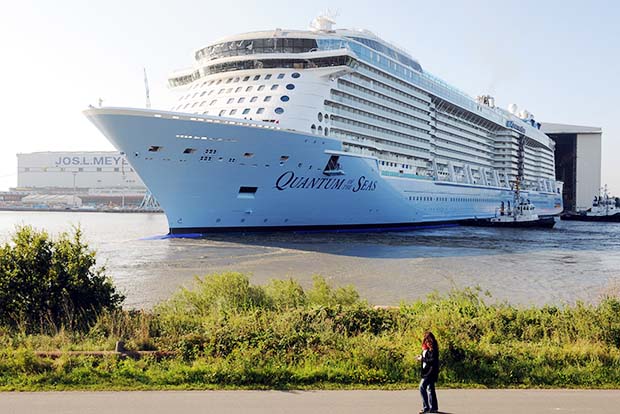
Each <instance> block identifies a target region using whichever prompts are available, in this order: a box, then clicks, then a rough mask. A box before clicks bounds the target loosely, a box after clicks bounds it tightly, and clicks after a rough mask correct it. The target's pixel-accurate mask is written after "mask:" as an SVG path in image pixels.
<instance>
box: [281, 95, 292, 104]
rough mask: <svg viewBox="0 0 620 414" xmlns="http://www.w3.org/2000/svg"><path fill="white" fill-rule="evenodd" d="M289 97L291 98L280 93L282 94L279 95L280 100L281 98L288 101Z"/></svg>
mask: <svg viewBox="0 0 620 414" xmlns="http://www.w3.org/2000/svg"><path fill="white" fill-rule="evenodd" d="M289 99H291V98H289V97H288V96H287V95H282V96H281V97H280V100H281V101H282V102H288V101H289Z"/></svg>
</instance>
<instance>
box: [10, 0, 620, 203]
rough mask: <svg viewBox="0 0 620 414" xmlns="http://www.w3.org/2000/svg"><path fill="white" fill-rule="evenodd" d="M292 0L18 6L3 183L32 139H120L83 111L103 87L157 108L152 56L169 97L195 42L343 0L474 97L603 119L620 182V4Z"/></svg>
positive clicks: (342, 12) (544, 113) (280, 23)
mask: <svg viewBox="0 0 620 414" xmlns="http://www.w3.org/2000/svg"><path fill="white" fill-rule="evenodd" d="M289 4H290V3H289V2H284V1H268V2H248V1H238V2H235V3H234V6H231V5H228V4H224V3H222V4H217V3H211V2H200V3H199V2H192V1H176V2H165V1H145V0H137V1H132V2H127V1H124V2H121V1H119V0H109V1H107V2H104V3H92V4H90V3H86V2H79V1H59V2H49V3H48V2H44V1H41V0H39V1H33V0H30V1H22V2H19V3H11V5H10V6H5V8H4V13H3V15H2V16H1V17H0V38H1V39H2V42H3V48H2V50H3V54H4V56H3V65H1V66H0V74H1V75H2V79H3V80H4V83H5V85H4V91H5V93H4V99H2V102H1V103H0V108H1V109H2V113H3V114H5V117H4V119H3V122H2V123H0V134H1V136H2V138H3V140H4V143H5V148H6V149H5V150H4V151H2V153H1V154H0V190H5V189H7V188H8V187H12V186H15V185H16V184H17V182H16V181H17V161H16V154H17V153H19V152H22V153H23V152H33V151H73V150H84V151H98V150H112V149H113V147H112V145H111V144H109V143H108V141H107V140H106V139H105V138H104V137H103V136H102V135H101V134H100V133H99V132H98V131H97V130H96V128H95V127H94V126H92V125H91V124H90V123H89V122H88V121H87V120H86V118H84V116H83V115H82V114H81V111H82V110H84V109H86V108H87V107H88V105H89V104H92V105H96V103H97V101H98V99H99V98H101V99H103V105H104V106H130V107H144V105H145V96H144V82H143V72H142V71H143V67H146V69H147V71H148V76H149V81H150V89H151V101H152V105H153V107H154V108H160V109H169V107H170V105H171V101H170V96H169V93H168V90H167V87H166V81H167V75H168V74H170V73H171V72H172V71H173V70H175V69H179V68H184V67H188V66H191V65H192V53H193V51H194V50H196V49H198V48H200V47H202V46H205V45H206V44H208V43H211V42H213V41H214V40H216V39H218V38H220V37H224V36H227V35H231V34H235V33H240V32H247V31H253V30H261V29H273V28H276V27H281V28H297V29H304V28H306V27H307V26H308V23H309V22H310V21H311V20H312V18H314V17H315V16H316V15H318V14H320V13H321V12H323V11H325V10H326V9H327V8H331V9H332V10H338V11H339V15H338V17H337V18H336V21H337V25H336V27H337V28H345V27H346V28H352V27H359V28H366V29H369V30H371V31H373V32H375V33H376V34H377V35H379V36H380V37H382V38H384V39H385V40H388V41H391V42H393V43H395V44H397V45H399V46H400V47H402V48H403V49H405V50H407V51H408V52H409V53H410V54H411V55H412V56H413V57H414V58H416V59H418V60H419V61H420V63H421V65H422V67H423V68H424V69H425V70H428V71H429V72H431V73H433V74H435V75H437V76H439V77H441V78H443V79H445V80H446V81H447V82H449V83H450V84H452V85H454V86H456V87H457V88H459V89H461V90H463V91H465V92H467V93H468V94H469V95H471V96H476V95H480V94H486V93H489V94H491V95H493V96H494V97H495V98H496V102H497V104H498V105H500V106H502V107H504V108H506V107H507V106H508V105H509V104H510V103H513V102H514V103H516V104H518V105H519V107H520V108H525V109H528V110H529V111H530V112H532V113H534V114H535V115H536V117H537V120H538V121H541V122H553V123H565V124H574V125H586V126H597V127H601V128H603V160H602V179H601V183H602V184H605V183H607V184H609V186H610V190H611V191H612V192H614V193H615V194H620V171H618V170H617V169H616V168H614V167H615V165H614V163H615V162H616V160H615V159H614V157H613V154H619V153H620V143H619V141H618V137H619V136H620V127H619V126H618V125H617V112H618V111H617V109H616V105H615V104H616V100H617V99H618V96H619V95H620V93H619V92H620V86H618V81H617V75H618V74H620V53H618V41H619V40H620V26H619V25H618V23H617V22H618V20H619V18H620V4H618V3H616V2H612V1H595V2H589V3H587V4H584V3H582V2H576V1H563V2H560V1H548V2H545V3H544V4H539V3H538V2H535V1H531V0H524V1H519V2H512V3H498V2H494V1H483V0H477V1H470V2H467V3H462V2H457V1H444V2H441V4H430V3H428V2H404V1H393V2H390V1H387V2H381V3H377V2H368V1H356V2H353V1H329V2H327V1H318V2H314V3H311V4H295V7H294V8H291V7H290V6H289ZM379 4H380V5H381V9H378V8H377V6H378V5H379ZM6 115H8V116H6ZM7 147H8V148H7Z"/></svg>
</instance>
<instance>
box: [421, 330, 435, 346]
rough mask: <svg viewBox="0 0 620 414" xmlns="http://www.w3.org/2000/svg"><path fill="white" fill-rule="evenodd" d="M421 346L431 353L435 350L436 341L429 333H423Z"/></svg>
mask: <svg viewBox="0 0 620 414" xmlns="http://www.w3.org/2000/svg"><path fill="white" fill-rule="evenodd" d="M422 345H426V346H427V347H428V349H430V350H431V351H434V350H436V349H437V340H436V339H435V335H433V333H432V332H431V331H427V332H424V339H422Z"/></svg>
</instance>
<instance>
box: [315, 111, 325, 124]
mask: <svg viewBox="0 0 620 414" xmlns="http://www.w3.org/2000/svg"><path fill="white" fill-rule="evenodd" d="M316 117H317V119H318V120H319V122H323V114H322V113H320V112H319V114H318V115H317V116H316Z"/></svg>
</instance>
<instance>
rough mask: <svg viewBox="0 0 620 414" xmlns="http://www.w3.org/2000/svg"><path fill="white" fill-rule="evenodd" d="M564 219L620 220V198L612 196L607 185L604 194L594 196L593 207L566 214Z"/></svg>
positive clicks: (563, 216)
mask: <svg viewBox="0 0 620 414" xmlns="http://www.w3.org/2000/svg"><path fill="white" fill-rule="evenodd" d="M562 220H575V221H603V222H620V198H618V197H611V196H610V195H609V194H608V192H607V186H605V187H604V189H603V191H602V194H599V195H598V196H596V197H594V201H593V202H592V207H591V208H589V209H588V210H585V211H581V212H578V213H568V214H564V215H562Z"/></svg>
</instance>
